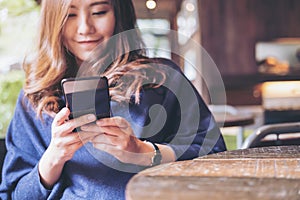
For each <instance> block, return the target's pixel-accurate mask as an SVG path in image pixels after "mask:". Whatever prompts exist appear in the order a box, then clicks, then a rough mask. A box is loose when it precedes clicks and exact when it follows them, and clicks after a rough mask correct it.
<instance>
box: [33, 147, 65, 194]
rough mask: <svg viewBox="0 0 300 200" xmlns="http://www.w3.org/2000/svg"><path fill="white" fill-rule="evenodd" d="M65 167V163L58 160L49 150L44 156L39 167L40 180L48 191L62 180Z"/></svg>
mask: <svg viewBox="0 0 300 200" xmlns="http://www.w3.org/2000/svg"><path fill="white" fill-rule="evenodd" d="M63 167H64V162H62V161H59V160H57V158H56V157H55V156H53V155H52V154H51V153H50V151H49V149H48V150H47V151H46V152H45V153H44V155H43V156H42V158H41V160H40V162H39V165H38V172H39V176H40V180H41V183H42V184H43V185H44V187H46V188H48V189H51V188H52V187H53V185H54V184H55V183H56V182H57V181H58V179H59V178H60V176H61V173H62V170H63Z"/></svg>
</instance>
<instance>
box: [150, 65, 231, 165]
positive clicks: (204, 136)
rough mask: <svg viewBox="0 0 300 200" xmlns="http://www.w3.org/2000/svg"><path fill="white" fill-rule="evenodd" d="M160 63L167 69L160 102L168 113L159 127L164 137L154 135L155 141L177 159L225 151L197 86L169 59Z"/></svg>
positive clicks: (221, 139) (222, 141) (217, 129)
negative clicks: (162, 125) (169, 149)
mask: <svg viewBox="0 0 300 200" xmlns="http://www.w3.org/2000/svg"><path fill="white" fill-rule="evenodd" d="M161 63H162V64H163V65H165V66H167V67H166V68H167V69H168V70H167V80H166V82H165V83H164V87H165V88H166V91H167V92H166V95H165V98H164V102H163V106H164V108H165V110H166V112H167V115H168V117H167V121H166V125H165V127H164V128H163V130H162V131H161V132H162V135H164V136H165V137H164V139H158V138H155V137H153V140H154V142H160V141H165V142H164V144H166V145H169V146H170V147H171V148H172V149H173V150H174V152H175V154H176V157H177V160H187V159H193V158H195V157H199V156H203V155H207V154H210V153H216V152H221V151H225V150H226V145H225V142H224V140H223V137H222V135H221V132H220V129H219V127H218V126H217V124H216V122H215V119H214V117H213V115H212V113H211V112H210V110H209V109H208V107H207V105H206V103H205V102H204V100H203V99H202V97H201V95H200V94H199V93H198V91H197V89H196V88H195V87H194V86H193V84H192V83H191V82H190V81H189V80H188V79H187V78H186V77H185V75H184V74H183V73H182V71H181V70H180V68H179V67H178V66H177V65H176V64H174V63H173V62H171V61H169V60H162V61H161Z"/></svg>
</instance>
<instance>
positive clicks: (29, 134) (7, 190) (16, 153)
mask: <svg viewBox="0 0 300 200" xmlns="http://www.w3.org/2000/svg"><path fill="white" fill-rule="evenodd" d="M48 120H49V118H45V121H42V120H40V119H38V118H37V117H36V113H35V112H34V111H33V109H32V108H31V107H30V104H29V103H28V101H27V100H26V98H25V97H24V95H23V92H21V93H20V95H19V98H18V100H17V104H16V108H15V113H14V116H13V119H12V120H11V123H10V126H9V128H8V132H7V135H6V146H7V154H6V157H5V160H4V165H3V171H2V182H1V185H0V197H1V199H22V200H24V199H47V198H48V197H49V195H50V194H51V192H52V191H53V190H57V189H58V187H59V186H58V185H60V184H61V183H60V182H61V181H59V182H58V183H57V184H56V185H55V186H54V188H53V190H47V189H46V188H45V187H44V186H43V185H42V184H41V181H40V176H39V172H38V162H39V160H40V158H41V156H42V155H43V153H44V151H45V150H46V147H47V144H48V142H49V140H50V138H51V132H50V130H49V127H51V126H49V122H48Z"/></svg>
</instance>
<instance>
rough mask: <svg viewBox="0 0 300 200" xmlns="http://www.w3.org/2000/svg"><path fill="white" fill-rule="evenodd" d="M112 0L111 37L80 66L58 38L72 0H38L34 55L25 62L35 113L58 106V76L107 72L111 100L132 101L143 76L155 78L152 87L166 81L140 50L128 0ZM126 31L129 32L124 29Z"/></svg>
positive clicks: (27, 89)
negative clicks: (111, 38) (39, 11)
mask: <svg viewBox="0 0 300 200" xmlns="http://www.w3.org/2000/svg"><path fill="white" fill-rule="evenodd" d="M110 2H111V4H112V7H113V9H114V14H115V18H116V23H115V30H114V36H113V38H114V39H113V40H111V41H108V42H107V44H106V45H103V46H105V48H101V51H100V50H98V51H97V50H96V51H95V52H94V54H93V55H94V56H91V58H92V59H90V60H89V61H86V62H84V64H83V65H85V66H84V67H80V68H79V66H77V64H76V60H75V56H74V55H72V53H71V52H68V50H67V49H66V48H65V47H64V46H63V42H62V30H63V28H64V24H65V22H66V20H67V15H68V9H69V7H70V4H71V0H43V1H42V5H41V16H40V26H39V27H40V28H39V35H38V43H37V50H36V55H35V58H34V59H33V61H32V62H30V63H29V64H26V65H24V71H25V76H26V80H25V85H24V92H25V95H26V96H27V97H28V99H29V101H30V102H31V103H32V105H33V106H34V108H35V109H36V110H37V115H38V116H40V117H41V116H42V115H41V114H42V112H44V111H45V112H47V113H57V112H58V111H59V109H60V104H59V102H60V100H61V99H60V97H61V95H62V90H61V86H60V82H61V80H62V79H63V78H66V77H75V76H77V77H78V76H91V75H92V76H95V75H98V76H106V77H107V78H108V80H109V84H110V95H111V99H112V100H115V101H118V102H122V101H128V102H130V101H131V100H132V97H134V103H139V101H140V98H139V96H140V90H141V87H142V86H143V82H144V81H148V82H149V81H150V82H151V81H154V82H158V83H159V84H155V86H153V87H157V86H159V85H160V84H162V83H163V82H164V81H165V75H164V73H163V70H161V69H158V68H156V67H155V66H154V65H152V64H151V63H153V61H151V59H148V58H147V57H146V56H145V54H144V53H145V52H144V50H143V42H142V39H141V36H140V33H139V31H138V30H137V29H136V16H135V11H134V7H133V4H132V1H131V0H110ZM126 31H129V32H130V34H122V33H123V32H126ZM95 55H96V56H95ZM25 63H26V62H25ZM79 69H80V70H79ZM124 77H125V78H124ZM125 80H126V81H125Z"/></svg>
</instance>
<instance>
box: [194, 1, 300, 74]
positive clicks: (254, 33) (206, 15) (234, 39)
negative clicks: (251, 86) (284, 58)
mask: <svg viewBox="0 0 300 200" xmlns="http://www.w3.org/2000/svg"><path fill="white" fill-rule="evenodd" d="M199 5H200V6H199V7H200V10H199V13H200V26H201V42H202V45H203V47H204V48H205V49H206V50H207V51H208V53H209V54H210V55H211V56H212V58H213V59H214V61H215V62H216V64H217V66H218V67H219V69H220V72H221V73H222V75H235V74H237V75H240V74H252V73H256V72H257V67H256V63H255V43H256V42H258V41H268V40H272V39H275V38H279V37H300V1H299V0H199Z"/></svg>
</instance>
